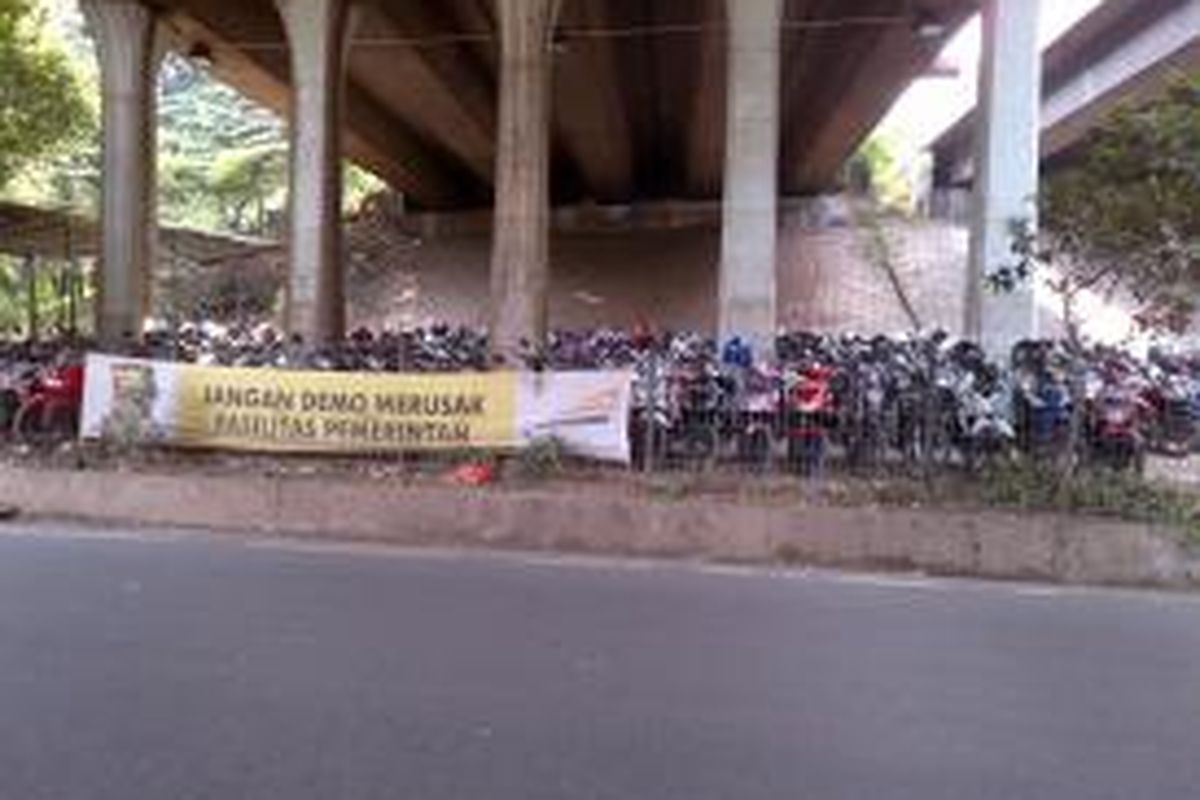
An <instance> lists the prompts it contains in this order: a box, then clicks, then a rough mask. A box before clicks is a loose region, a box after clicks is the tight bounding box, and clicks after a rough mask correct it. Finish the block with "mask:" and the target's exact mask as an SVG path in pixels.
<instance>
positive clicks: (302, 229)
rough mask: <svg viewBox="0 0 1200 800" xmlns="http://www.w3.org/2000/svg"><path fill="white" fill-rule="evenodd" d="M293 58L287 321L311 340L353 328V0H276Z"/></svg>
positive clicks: (336, 335) (333, 337)
mask: <svg viewBox="0 0 1200 800" xmlns="http://www.w3.org/2000/svg"><path fill="white" fill-rule="evenodd" d="M275 4H276V6H277V7H278V9H279V14H280V16H281V17H282V18H283V23H284V28H285V29H286V30H287V37H288V46H289V49H290V51H291V65H292V73H291V74H292V108H291V180H290V188H289V192H288V207H289V210H290V221H289V225H288V237H289V238H288V253H289V258H288V264H289V269H288V282H287V311H286V317H287V320H286V325H287V329H288V332H289V333H293V334H298V335H300V336H302V337H303V338H304V340H305V341H306V342H309V343H321V342H329V341H332V340H336V339H338V338H340V337H341V336H342V335H343V333H344V332H345V325H346V304H345V290H344V287H343V285H342V280H343V274H342V229H341V213H342V152H341V122H342V106H343V102H342V95H343V83H344V81H345V72H346V70H345V61H346V52H347V37H348V36H349V32H350V30H351V27H352V25H351V19H350V17H351V14H350V2H349V0H275Z"/></svg>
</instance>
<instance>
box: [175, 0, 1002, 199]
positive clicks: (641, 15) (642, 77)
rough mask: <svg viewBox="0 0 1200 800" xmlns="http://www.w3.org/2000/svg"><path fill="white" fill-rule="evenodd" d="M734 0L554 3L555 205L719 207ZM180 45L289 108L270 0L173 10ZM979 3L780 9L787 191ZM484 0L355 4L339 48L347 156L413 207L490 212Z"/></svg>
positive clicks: (840, 152) (821, 180)
mask: <svg viewBox="0 0 1200 800" xmlns="http://www.w3.org/2000/svg"><path fill="white" fill-rule="evenodd" d="M725 2H726V0H562V3H563V5H562V8H561V12H560V15H559V20H558V27H557V31H556V34H555V47H554V66H553V122H552V126H551V135H552V143H551V154H552V156H551V157H552V169H551V176H552V178H551V181H552V199H553V202H554V203H556V204H564V203H578V202H587V201H590V200H594V201H596V202H599V203H629V202H636V201H639V200H650V199H661V198H688V199H717V198H719V197H720V196H721V191H722V175H723V170H724V156H725V132H726V114H725V104H726V81H727V77H726V72H727V52H728V45H727V36H728V25H727V21H726V13H725ZM165 5H166V6H168V8H169V10H170V14H169V17H168V28H169V30H170V31H171V32H172V33H173V34H174V37H175V39H176V46H178V47H181V48H183V49H185V50H187V49H194V48H195V47H196V46H197V45H201V50H202V51H207V52H208V53H211V57H212V60H213V64H214V69H215V70H216V71H217V72H218V73H219V74H221V75H222V76H223V77H224V78H226V79H228V80H229V81H230V82H232V83H233V84H234V85H236V86H238V87H239V88H241V89H242V90H244V91H245V92H247V93H248V94H249V95H251V96H253V97H255V98H257V99H258V100H260V101H262V102H264V103H265V104H267V105H269V106H271V107H274V108H276V109H278V110H279V111H281V112H286V111H287V105H288V102H289V83H290V74H289V63H288V62H289V59H288V46H287V37H286V36H285V34H284V28H283V25H282V23H281V21H280V19H279V17H278V15H277V13H276V11H275V9H274V5H273V3H272V2H271V0H170V1H169V2H167V3H165ZM977 5H978V3H977V2H974V0H923V2H920V3H910V2H899V0H860V1H859V2H855V3H851V4H848V3H845V2H841V0H787V2H786V4H785V9H784V24H783V30H782V42H781V48H782V56H783V61H782V80H781V82H782V90H781V91H782V98H781V99H782V108H783V123H782V138H781V158H780V167H779V177H780V189H781V192H782V193H784V194H790V195H794V194H802V193H807V192H810V191H815V190H819V189H822V188H826V187H828V186H829V184H830V183H832V182H833V181H834V180H835V178H836V175H837V172H838V169H839V167H840V166H841V164H842V162H843V161H844V160H845V158H846V156H847V155H849V153H850V152H852V151H853V149H854V147H855V146H856V145H857V144H858V142H859V141H860V140H861V138H862V137H863V136H865V135H866V133H867V132H869V130H870V129H871V128H872V127H873V125H874V124H875V123H876V122H877V121H878V120H879V119H880V117H881V116H882V115H883V114H884V113H885V112H886V110H887V108H888V106H889V105H890V103H891V101H892V100H893V99H894V98H895V96H896V95H897V93H898V92H899V91H901V90H902V89H903V87H904V86H905V85H907V83H908V81H909V80H910V79H911V78H912V77H913V76H914V75H916V74H917V73H919V72H920V71H921V70H923V69H924V68H925V67H926V66H927V65H928V63H929V62H930V61H931V60H932V58H933V57H934V55H935V49H936V48H935V47H932V46H931V45H930V44H929V43H928V42H925V41H923V40H922V38H921V37H920V36H918V35H916V33H915V31H916V23H917V22H919V20H920V19H926V18H927V19H929V20H934V21H936V22H937V23H939V25H941V26H944V27H945V28H946V29H952V28H955V27H957V26H958V25H959V24H960V23H962V22H963V21H965V19H966V18H967V16H968V15H969V14H970V13H971V12H972V11H973V10H974V9H975V8H976V7H977ZM495 16H496V15H495V9H494V3H493V2H492V0H437V1H436V2H433V1H432V0H425V1H424V2H414V0H373V2H364V3H362V4H360V8H359V17H358V22H357V26H356V28H355V31H354V33H353V34H352V44H351V48H350V51H349V55H348V81H349V82H348V85H347V90H346V96H345V106H346V136H345V140H344V141H345V149H346V151H347V152H348V154H349V155H350V156H351V157H353V158H355V159H356V160H357V161H359V162H360V163H362V164H364V165H365V166H367V167H369V168H370V169H372V170H373V171H375V172H376V173H377V174H379V175H380V176H381V177H383V178H384V179H386V180H387V181H388V182H390V183H391V184H392V185H393V186H395V187H396V188H398V189H400V190H402V191H403V192H404V193H405V194H406V196H407V197H408V198H409V199H410V201H411V202H412V204H413V205H415V206H418V207H425V208H430V209H468V208H479V207H484V206H487V205H490V203H491V196H492V187H493V171H494V165H495V160H496V152H495V151H496V133H495V131H496V123H497V95H498V88H497V87H498V85H499V67H498V64H499V52H498V51H499V43H498V39H497V33H496V19H495Z"/></svg>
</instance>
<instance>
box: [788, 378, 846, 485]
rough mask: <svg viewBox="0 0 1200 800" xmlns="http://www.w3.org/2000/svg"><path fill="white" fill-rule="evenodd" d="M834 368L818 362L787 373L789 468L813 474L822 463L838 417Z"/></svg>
mask: <svg viewBox="0 0 1200 800" xmlns="http://www.w3.org/2000/svg"><path fill="white" fill-rule="evenodd" d="M833 376H834V370H833V369H832V368H830V367H825V366H822V365H820V364H817V365H813V366H810V367H806V368H804V369H802V370H800V371H799V372H794V373H791V374H790V375H789V376H788V381H787V385H786V404H787V448H788V450H787V452H788V465H789V467H791V469H792V470H794V471H798V472H801V473H804V474H812V473H814V472H817V471H819V470H820V468H821V467H822V466H823V465H824V463H825V456H826V452H827V450H828V448H829V434H830V431H831V430H832V429H833V427H834V424H835V421H836V419H837V402H836V397H835V395H834V391H833Z"/></svg>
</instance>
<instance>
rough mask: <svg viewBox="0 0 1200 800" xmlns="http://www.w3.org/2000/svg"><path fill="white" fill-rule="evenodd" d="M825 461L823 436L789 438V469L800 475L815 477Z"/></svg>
mask: <svg viewBox="0 0 1200 800" xmlns="http://www.w3.org/2000/svg"><path fill="white" fill-rule="evenodd" d="M824 460H825V440H824V438H823V437H821V436H792V437H789V438H788V468H789V469H790V470H791V471H792V472H795V473H798V474H800V475H813V474H815V473H816V472H818V471H819V470H820V468H821V465H822V463H823V462H824Z"/></svg>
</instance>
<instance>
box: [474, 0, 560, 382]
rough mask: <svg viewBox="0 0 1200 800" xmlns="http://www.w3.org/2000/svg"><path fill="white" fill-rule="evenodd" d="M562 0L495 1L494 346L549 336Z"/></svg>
mask: <svg viewBox="0 0 1200 800" xmlns="http://www.w3.org/2000/svg"><path fill="white" fill-rule="evenodd" d="M558 6H559V0H497V11H498V16H499V22H500V118H499V131H498V137H497V138H498V140H497V145H496V199H495V218H494V222H493V231H492V264H491V273H492V274H491V289H492V293H491V312H492V323H491V336H492V348H493V350H494V351H495V352H496V353H497V354H498V355H501V356H505V357H508V358H510V359H511V357H512V356H514V355H515V354H516V353H517V351H518V350H519V348H520V343H521V340H522V339H525V340H528V341H530V342H540V341H542V340H543V339H544V338H545V335H546V305H547V297H546V295H547V291H548V288H549V282H550V263H549V262H550V255H549V250H550V230H549V220H550V78H551V67H552V64H551V59H552V55H551V38H552V36H553V32H554V24H555V20H556V18H557V16H558Z"/></svg>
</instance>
